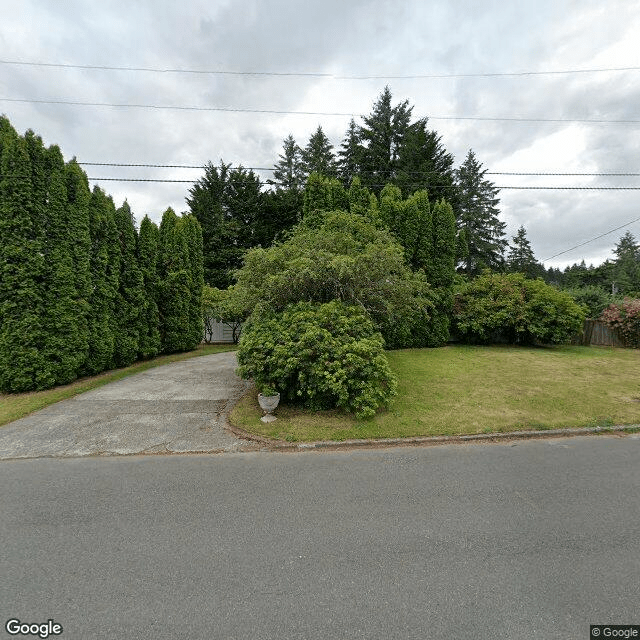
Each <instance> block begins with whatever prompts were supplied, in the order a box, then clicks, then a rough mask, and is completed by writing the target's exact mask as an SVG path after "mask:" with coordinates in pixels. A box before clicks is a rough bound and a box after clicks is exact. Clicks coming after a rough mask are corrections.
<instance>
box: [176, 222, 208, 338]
mask: <svg viewBox="0 0 640 640" xmlns="http://www.w3.org/2000/svg"><path fill="white" fill-rule="evenodd" d="M179 222H180V225H179V228H180V231H181V233H182V234H183V235H184V238H185V241H186V243H187V250H188V251H187V253H188V259H189V275H190V278H189V280H190V289H189V328H188V329H189V330H188V332H187V341H186V345H185V346H186V349H187V350H193V349H195V348H197V346H198V345H199V344H200V343H201V342H202V339H203V336H204V320H203V317H202V289H203V287H204V269H203V266H202V230H201V229H200V224H199V223H198V221H197V220H196V219H195V217H194V216H192V215H186V216H182V218H180V220H179Z"/></svg>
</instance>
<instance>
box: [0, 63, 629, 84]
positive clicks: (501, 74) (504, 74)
mask: <svg viewBox="0 0 640 640" xmlns="http://www.w3.org/2000/svg"><path fill="white" fill-rule="evenodd" d="M0 64H6V65H20V66H30V67H47V68H56V69H85V70H97V71H135V72H144V73H178V74H179V73H183V74H192V75H229V76H273V77H299V78H325V79H331V80H421V79H425V80H427V79H441V78H508V77H527V76H545V75H569V74H585V73H610V72H621V71H639V70H640V67H609V68H598V69H560V70H543V71H497V72H488V73H424V74H422V73H420V74H392V75H360V74H356V75H339V74H334V73H327V72H318V71H238V70H229V69H178V68H175V69H172V68H166V69H162V68H158V67H126V66H114V65H91V64H63V63H55V62H32V61H26V60H0Z"/></svg>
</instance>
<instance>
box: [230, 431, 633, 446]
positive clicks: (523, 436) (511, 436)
mask: <svg viewBox="0 0 640 640" xmlns="http://www.w3.org/2000/svg"><path fill="white" fill-rule="evenodd" d="M635 429H640V424H629V425H616V426H612V427H575V428H567V429H547V430H538V431H510V432H506V433H474V434H469V435H460V436H426V437H410V438H377V439H370V440H365V439H363V440H340V441H338V440H324V441H316V442H299V443H295V442H283V441H282V440H271V439H269V438H265V437H263V436H258V435H255V434H252V433H249V432H247V431H245V430H244V429H240V428H239V427H234V426H230V427H229V431H231V433H233V434H234V435H235V436H236V437H238V438H241V439H243V440H251V441H253V442H257V443H260V444H262V445H263V447H264V449H263V450H268V451H282V452H287V451H289V452H293V451H309V450H314V449H350V448H354V447H360V448H367V447H369V448H384V447H403V446H405V447H406V446H434V445H439V444H468V443H474V442H475V443H484V442H505V441H509V440H530V439H533V438H540V439H542V438H562V437H571V436H583V435H598V434H605V435H606V434H613V435H626V434H625V431H630V430H635Z"/></svg>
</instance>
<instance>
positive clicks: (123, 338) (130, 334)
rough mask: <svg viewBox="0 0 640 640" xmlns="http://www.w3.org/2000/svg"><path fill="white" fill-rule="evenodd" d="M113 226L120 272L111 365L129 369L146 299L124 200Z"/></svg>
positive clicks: (127, 204)
mask: <svg viewBox="0 0 640 640" xmlns="http://www.w3.org/2000/svg"><path fill="white" fill-rule="evenodd" d="M115 225H116V229H117V233H118V247H119V250H120V270H119V277H118V295H117V299H116V308H117V310H118V312H117V314H116V330H115V333H114V353H113V361H114V364H115V366H116V367H128V366H129V365H130V364H133V362H135V360H136V358H137V356H138V351H139V346H140V345H139V343H140V331H141V326H140V325H141V322H142V319H141V313H142V308H143V306H144V298H145V295H144V280H143V277H142V272H141V271H140V267H139V265H138V256H137V255H136V242H137V234H136V228H135V222H134V219H133V213H132V212H131V207H130V206H129V203H128V202H127V201H126V200H125V201H124V203H123V204H122V206H121V207H119V208H118V209H116V211H115Z"/></svg>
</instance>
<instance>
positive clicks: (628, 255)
mask: <svg viewBox="0 0 640 640" xmlns="http://www.w3.org/2000/svg"><path fill="white" fill-rule="evenodd" d="M613 252H614V253H615V254H616V258H615V260H614V267H613V277H614V279H615V283H614V287H615V288H617V289H618V291H620V292H621V293H626V294H628V293H632V292H633V293H640V244H638V242H637V241H636V239H635V237H634V235H633V234H632V233H631V232H630V231H627V232H626V233H625V234H624V235H623V236H622V237H621V238H620V240H619V241H618V242H617V243H616V246H615V248H614V250H613Z"/></svg>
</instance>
